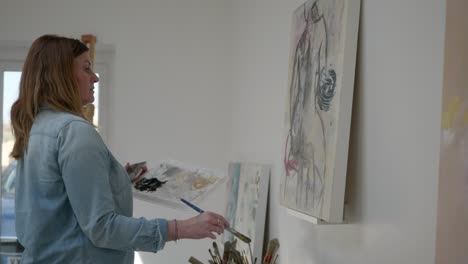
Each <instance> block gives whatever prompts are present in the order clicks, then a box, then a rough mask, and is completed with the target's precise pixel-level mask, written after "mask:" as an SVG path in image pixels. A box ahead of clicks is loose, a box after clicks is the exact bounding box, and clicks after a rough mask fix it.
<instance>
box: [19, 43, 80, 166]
mask: <svg viewBox="0 0 468 264" xmlns="http://www.w3.org/2000/svg"><path fill="white" fill-rule="evenodd" d="M86 51H88V47H87V46H86V45H85V44H83V43H82V42H80V41H79V40H76V39H70V38H65V37H60V36H55V35H44V36H42V37H39V38H38V39H36V40H35V41H34V42H33V44H32V45H31V48H30V49H29V52H28V55H27V57H26V61H25V63H24V66H23V72H22V75H21V81H20V87H19V97H18V100H16V102H15V103H14V104H13V106H12V107H11V124H12V128H13V135H14V136H15V144H14V146H13V151H12V152H11V154H10V156H11V157H13V158H15V159H21V158H23V156H24V153H25V152H26V150H27V148H28V141H29V133H30V131H31V127H32V125H33V122H34V119H35V118H36V116H37V115H38V113H39V110H40V107H41V106H47V107H49V108H51V109H54V110H56V111H62V112H68V113H72V114H74V115H77V116H80V117H83V106H82V104H81V99H80V98H81V97H80V92H79V89H78V88H77V85H76V81H75V78H74V77H73V65H74V59H75V58H76V57H78V56H80V55H81V54H83V53H84V52H86Z"/></svg>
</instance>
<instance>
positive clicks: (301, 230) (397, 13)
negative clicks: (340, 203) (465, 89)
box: [229, 0, 445, 264]
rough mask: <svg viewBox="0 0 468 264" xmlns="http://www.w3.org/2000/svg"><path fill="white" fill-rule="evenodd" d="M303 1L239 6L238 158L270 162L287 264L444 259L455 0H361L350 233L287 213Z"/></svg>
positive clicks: (272, 223) (276, 233)
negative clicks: (285, 172)
mask: <svg viewBox="0 0 468 264" xmlns="http://www.w3.org/2000/svg"><path fill="white" fill-rule="evenodd" d="M302 3H303V1H302V0H295V1H282V0H275V1H272V0H257V1H251V0H239V1H236V4H235V14H234V17H235V23H234V24H235V31H234V32H235V36H234V39H235V43H234V48H235V56H234V58H235V59H236V60H235V64H234V65H235V69H234V72H233V80H234V91H235V95H234V99H233V101H234V103H235V104H234V110H233V117H232V120H233V124H232V126H231V129H230V130H231V131H233V134H232V139H231V147H230V151H229V158H230V159H240V160H252V161H259V162H271V163H273V165H274V169H273V173H272V181H271V185H270V187H271V190H270V200H269V202H270V212H269V237H270V238H274V237H278V238H279V240H280V242H281V243H282V245H281V248H280V255H281V263H288V264H289V263H292V264H300V263H308V264H309V263H316V264H342V263H343V264H344V263H346V264H353V263H355V264H358V263H359V264H361V263H366V264H375V263H379V264H383V263H389V264H390V263H392V264H393V263H402V264H403V263H404V264H429V263H433V262H434V249H435V226H436V225H435V223H436V205H437V183H438V163H439V156H438V152H439V142H440V141H439V130H440V112H441V89H442V69H443V67H442V66H443V43H444V28H445V27H444V25H445V1H440V0H394V1H388V0H368V1H367V0H363V1H362V11H361V15H362V16H361V27H360V30H361V32H360V36H359V37H360V42H359V45H360V48H359V62H358V66H357V82H356V89H355V100H354V109H353V121H352V122H353V123H352V135H351V146H350V152H349V157H350V159H349V178H348V203H349V206H348V213H349V215H348V221H350V222H351V224H347V225H332V226H314V225H312V224H310V223H308V222H305V221H303V220H299V219H297V218H295V217H292V216H290V215H288V214H287V213H286V211H285V209H284V208H283V207H282V206H280V204H279V185H280V173H281V166H282V165H281V164H282V162H281V160H282V159H281V153H282V151H281V142H282V140H281V139H282V136H283V134H282V133H283V132H282V129H283V118H284V111H285V98H286V97H285V96H286V88H287V77H288V76H287V72H288V54H289V33H290V27H291V15H292V12H293V10H294V9H295V8H296V7H298V6H299V5H300V4H302Z"/></svg>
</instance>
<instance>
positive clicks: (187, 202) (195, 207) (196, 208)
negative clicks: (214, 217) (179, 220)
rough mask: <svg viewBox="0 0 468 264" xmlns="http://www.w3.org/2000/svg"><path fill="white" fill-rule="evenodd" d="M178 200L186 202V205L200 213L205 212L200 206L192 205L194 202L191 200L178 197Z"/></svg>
mask: <svg viewBox="0 0 468 264" xmlns="http://www.w3.org/2000/svg"><path fill="white" fill-rule="evenodd" d="M180 200H181V201H182V202H183V203H184V204H186V205H188V206H190V207H192V209H193V210H195V211H197V212H199V213H200V214H201V213H203V212H205V211H203V210H202V209H201V208H198V207H197V206H196V205H194V204H192V203H191V202H189V201H187V200H185V199H184V198H180Z"/></svg>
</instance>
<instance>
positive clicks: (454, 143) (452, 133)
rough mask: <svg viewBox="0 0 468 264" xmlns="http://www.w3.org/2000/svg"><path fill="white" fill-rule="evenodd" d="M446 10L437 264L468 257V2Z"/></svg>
mask: <svg viewBox="0 0 468 264" xmlns="http://www.w3.org/2000/svg"><path fill="white" fill-rule="evenodd" d="M446 10H447V16H446V19H447V20H446V39H445V66H444V87H443V94H442V95H443V96H442V97H443V98H442V128H441V144H440V167H439V171H440V172H439V204H438V213H437V215H438V217H437V240H436V262H435V263H436V264H446V263H468V77H467V76H468V75H467V72H468V30H467V29H468V17H467V16H466V10H468V2H467V1H466V0H447V8H446Z"/></svg>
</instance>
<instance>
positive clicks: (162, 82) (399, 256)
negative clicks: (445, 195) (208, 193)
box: [0, 0, 445, 264]
mask: <svg viewBox="0 0 468 264" xmlns="http://www.w3.org/2000/svg"><path fill="white" fill-rule="evenodd" d="M62 2H64V1H59V0H42V1H25V0H17V1H8V0H0V40H28V41H30V40H32V39H34V38H36V37H38V36H39V35H41V34H44V33H57V34H66V35H73V36H79V35H80V34H84V33H94V34H95V35H97V36H98V41H99V43H105V44H109V45H113V46H114V47H115V54H116V57H115V65H114V69H113V70H114V77H113V79H112V83H113V86H112V90H111V91H109V93H108V94H107V95H106V96H107V98H108V99H109V101H108V102H109V111H110V113H111V115H110V116H109V123H108V124H109V129H108V133H109V137H108V142H109V145H110V147H111V149H112V150H113V152H114V153H115V154H116V156H117V157H118V158H119V160H121V161H126V160H130V161H138V160H143V159H146V160H148V161H155V160H159V159H165V158H176V159H180V160H185V161H188V162H193V163H196V164H200V165H204V166H207V167H211V168H214V169H221V170H225V169H226V168H227V166H226V164H227V161H228V160H245V161H256V162H263V163H271V164H272V165H273V172H272V179H271V186H270V187H271V190H270V201H269V203H270V209H269V223H268V232H269V237H270V238H274V237H278V238H279V239H280V242H281V243H282V244H281V249H280V255H281V259H280V260H281V263H287V264H301V263H318V264H341V263H347V264H348V263H350V264H353V263H366V264H375V263H383V264H385V263H392V264H393V263H402V264H427V263H433V261H434V247H435V218H436V202H437V178H438V162H439V156H438V154H437V153H438V150H439V130H440V127H439V124H440V110H441V87H442V66H443V65H442V64H443V43H444V41H443V40H444V25H445V22H444V21H445V1H440V0H394V1H387V0H363V1H362V12H361V14H362V17H361V28H360V30H361V32H360V48H359V63H358V68H357V83H356V84H357V85H356V90H355V101H354V110H353V111H354V112H353V125H352V135H351V148H350V161H349V167H350V169H349V179H348V201H349V207H348V213H349V215H348V220H349V221H350V222H351V224H347V225H333V226H314V225H311V224H310V223H307V222H304V221H302V220H299V219H297V218H295V217H292V216H290V215H288V214H287V213H286V212H285V209H284V208H283V207H281V206H280V205H279V192H278V189H279V182H280V175H279V174H280V171H281V138H282V129H283V127H282V125H283V117H284V107H285V95H286V87H287V67H288V53H289V33H290V27H291V14H292V11H293V10H294V9H295V8H296V7H297V6H299V5H300V4H301V3H302V2H303V1H301V0H293V1H284V0H268V1H267V0H255V1H252V0H237V1H227V0H225V1H221V0H198V1H194V0H192V1H188V0H186V1H184V0H165V1H164V0H159V1H149V0H146V1H145V0H135V1H123V0H106V1H91V0H82V1H68V3H67V4H64V3H62ZM96 56H98V54H97V55H96ZM215 195H217V197H219V198H220V200H222V199H221V197H223V196H224V193H223V191H222V190H217V191H216V193H215ZM202 206H204V207H205V208H210V209H212V210H215V211H222V203H221V202H219V201H205V202H204V204H202ZM135 215H138V216H139V215H144V216H147V217H157V216H159V217H168V218H173V217H178V218H180V217H188V216H190V215H191V214H190V212H176V211H172V210H169V209H163V208H159V207H154V206H150V205H149V204H147V203H145V202H141V201H135ZM208 243H209V241H204V244H200V243H198V242H196V241H184V242H179V244H178V245H177V246H174V245H173V243H171V244H170V245H168V246H167V248H166V250H165V251H164V252H161V253H158V254H156V255H154V254H143V255H142V258H143V261H144V263H145V264H146V263H186V260H187V259H188V257H189V256H190V255H192V254H193V255H196V256H200V257H201V258H202V257H207V256H208V253H207V252H206V250H207V248H208V246H207V245H208Z"/></svg>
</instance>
